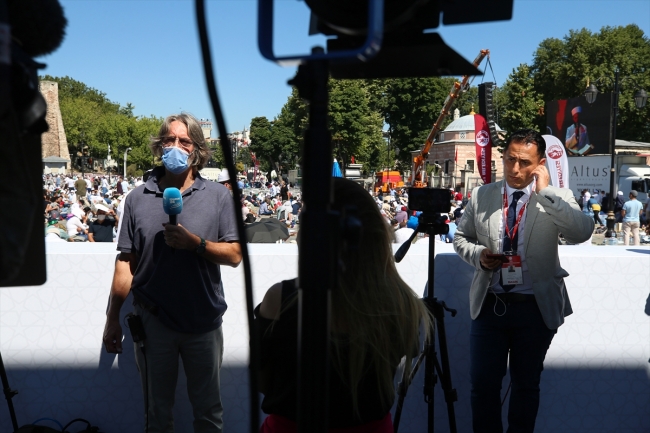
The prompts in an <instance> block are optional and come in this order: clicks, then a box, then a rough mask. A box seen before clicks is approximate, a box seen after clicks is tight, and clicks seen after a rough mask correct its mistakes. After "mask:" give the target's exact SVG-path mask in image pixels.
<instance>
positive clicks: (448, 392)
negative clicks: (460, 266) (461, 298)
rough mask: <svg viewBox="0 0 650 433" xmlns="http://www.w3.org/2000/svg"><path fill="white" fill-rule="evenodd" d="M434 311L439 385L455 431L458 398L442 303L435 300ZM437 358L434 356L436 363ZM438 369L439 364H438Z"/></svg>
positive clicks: (451, 428)
mask: <svg viewBox="0 0 650 433" xmlns="http://www.w3.org/2000/svg"><path fill="white" fill-rule="evenodd" d="M434 308H435V309H436V310H437V311H436V313H437V314H436V315H435V317H436V324H437V325H438V326H437V327H438V346H439V347H440V363H441V364H442V371H441V372H440V373H439V374H440V385H441V386H442V390H443V392H444V394H445V402H446V403H447V416H448V418H449V431H450V432H451V433H456V413H455V410H454V402H455V401H457V400H458V393H457V392H456V390H455V389H454V388H453V387H452V384H451V368H450V367H449V352H448V350H447V334H446V333H445V315H444V311H443V309H442V305H441V304H439V303H438V301H436V305H435V307H434ZM437 362H438V359H437V358H436V364H437ZM438 368H439V369H440V365H438Z"/></svg>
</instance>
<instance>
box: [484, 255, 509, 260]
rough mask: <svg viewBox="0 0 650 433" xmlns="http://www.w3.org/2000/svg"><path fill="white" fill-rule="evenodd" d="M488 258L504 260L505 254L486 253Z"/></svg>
mask: <svg viewBox="0 0 650 433" xmlns="http://www.w3.org/2000/svg"><path fill="white" fill-rule="evenodd" d="M486 256H487V258H488V259H500V260H501V261H506V260H507V259H506V255H505V254H486Z"/></svg>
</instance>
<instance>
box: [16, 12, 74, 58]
mask: <svg viewBox="0 0 650 433" xmlns="http://www.w3.org/2000/svg"><path fill="white" fill-rule="evenodd" d="M7 12H8V13H9V24H10V25H11V35H12V37H13V38H15V39H16V40H17V42H18V44H19V45H20V46H21V47H22V49H23V50H24V51H25V52H26V53H27V54H29V55H30V56H32V57H38V56H42V55H45V54H49V53H51V52H53V51H54V50H56V49H57V48H58V47H59V45H61V42H62V41H63V37H64V36H65V27H66V25H67V24H68V20H66V18H65V15H64V14H63V8H62V7H61V4H60V3H59V0H7Z"/></svg>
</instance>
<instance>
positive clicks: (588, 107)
mask: <svg viewBox="0 0 650 433" xmlns="http://www.w3.org/2000/svg"><path fill="white" fill-rule="evenodd" d="M612 95H613V94H612V93H602V94H599V95H598V98H597V99H596V102H594V103H593V104H589V103H588V102H587V99H586V98H585V97H584V96H579V97H577V98H571V99H560V100H558V101H549V102H547V103H546V108H545V112H546V132H547V133H548V134H551V135H554V136H555V137H557V138H558V139H560V141H561V142H562V143H564V147H565V148H566V151H567V156H569V157H571V156H584V155H598V154H607V153H610V150H609V132H610V129H611V121H610V112H611V109H612Z"/></svg>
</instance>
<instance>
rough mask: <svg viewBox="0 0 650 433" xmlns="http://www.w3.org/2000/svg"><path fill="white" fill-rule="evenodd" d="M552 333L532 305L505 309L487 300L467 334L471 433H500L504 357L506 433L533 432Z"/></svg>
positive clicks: (494, 300)
mask: <svg viewBox="0 0 650 433" xmlns="http://www.w3.org/2000/svg"><path fill="white" fill-rule="evenodd" d="M495 303H496V305H495ZM495 310H496V313H495ZM497 313H498V314H497ZM501 314H502V315H501ZM499 315H501V316H499ZM556 332H557V330H556V329H548V328H547V327H546V325H545V324H544V321H543V319H542V315H541V313H540V312H539V308H538V307H537V303H536V302H534V301H532V302H523V303H507V305H505V306H504V303H503V302H501V301H497V300H496V298H495V297H494V296H492V295H489V294H488V296H487V297H486V299H485V302H484V303H483V308H482V309H481V313H480V314H479V316H478V317H477V318H476V320H473V321H472V327H471V331H470V376H471V382H472V391H471V404H472V423H473V427H474V432H475V433H502V432H503V425H502V422H501V383H502V381H503V377H504V376H505V374H506V368H507V363H508V356H510V377H511V380H512V387H511V391H510V392H511V395H510V407H509V409H508V433H522V432H527V433H532V432H533V430H534V428H535V419H536V418H537V409H538V407H539V382H540V378H541V374H542V370H543V369H544V358H545V357H546V351H547V350H548V348H549V346H550V344H551V340H552V339H553V336H554V335H555V333H556Z"/></svg>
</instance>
